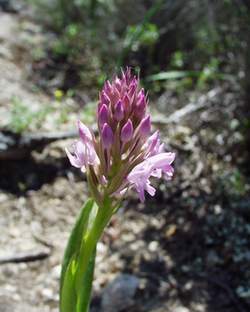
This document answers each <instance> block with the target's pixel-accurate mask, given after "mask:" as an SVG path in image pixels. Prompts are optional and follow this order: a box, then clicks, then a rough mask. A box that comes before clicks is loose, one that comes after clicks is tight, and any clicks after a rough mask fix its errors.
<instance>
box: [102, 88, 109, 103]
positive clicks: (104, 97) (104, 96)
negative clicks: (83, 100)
mask: <svg viewBox="0 0 250 312" xmlns="http://www.w3.org/2000/svg"><path fill="white" fill-rule="evenodd" d="M100 100H101V103H102V104H106V105H109V103H110V99H109V97H108V96H107V94H106V93H105V92H104V91H102V92H101V96H100Z"/></svg>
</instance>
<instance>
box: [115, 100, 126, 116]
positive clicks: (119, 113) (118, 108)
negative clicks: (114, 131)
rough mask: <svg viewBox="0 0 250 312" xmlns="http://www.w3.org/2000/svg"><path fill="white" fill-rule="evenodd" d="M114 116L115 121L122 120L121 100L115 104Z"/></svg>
mask: <svg viewBox="0 0 250 312" xmlns="http://www.w3.org/2000/svg"><path fill="white" fill-rule="evenodd" d="M114 116H115V119H116V120H117V121H120V120H122V119H123V117H124V108H123V103H122V101H121V100H119V101H118V102H117V103H116V105H115V113H114Z"/></svg>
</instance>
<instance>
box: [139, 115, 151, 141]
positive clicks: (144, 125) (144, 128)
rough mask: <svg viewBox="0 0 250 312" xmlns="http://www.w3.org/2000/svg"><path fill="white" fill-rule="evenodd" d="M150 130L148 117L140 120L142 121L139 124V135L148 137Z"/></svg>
mask: <svg viewBox="0 0 250 312" xmlns="http://www.w3.org/2000/svg"><path fill="white" fill-rule="evenodd" d="M150 130H151V121H150V116H149V115H148V116H146V117H144V118H143V119H142V121H141V122H140V124H139V133H140V135H141V136H143V137H146V136H148V135H149V133H150Z"/></svg>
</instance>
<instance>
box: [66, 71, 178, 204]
mask: <svg viewBox="0 0 250 312" xmlns="http://www.w3.org/2000/svg"><path fill="white" fill-rule="evenodd" d="M147 106H148V98H147V95H146V94H145V91H144V89H142V88H140V86H139V79H138V77H136V76H133V75H132V72H131V70H130V69H129V68H128V69H127V70H126V71H125V72H122V74H121V76H120V77H119V76H117V77H115V78H114V79H113V81H106V82H105V84H104V87H103V90H102V91H101V92H100V95H99V103H98V109H97V124H98V131H99V133H98V135H97V136H96V137H95V136H94V134H93V133H92V132H91V131H90V129H89V128H88V127H86V126H85V125H84V124H82V123H81V122H80V121H79V122H78V130H79V136H80V139H79V140H78V141H77V142H75V143H74V144H73V145H72V147H71V151H69V150H68V149H66V153H67V155H68V158H69V160H70V163H71V164H72V165H73V166H75V167H77V168H81V170H82V171H86V174H87V175H89V179H88V180H89V181H91V187H92V194H94V195H93V196H96V198H98V200H99V201H100V200H104V197H105V194H109V195H110V196H112V197H113V198H114V200H115V199H116V198H117V196H118V197H119V196H120V197H122V196H124V194H125V192H126V190H127V189H128V188H130V187H133V188H135V189H136V191H137V192H138V193H139V197H140V199H141V200H142V201H144V197H145V195H144V193H145V191H146V192H148V193H149V194H150V195H152V196H153V195H154V194H155V189H154V188H153V187H152V186H151V184H150V178H151V177H156V178H160V177H162V176H163V177H165V179H167V180H170V179H171V178H172V176H173V172H174V169H173V167H172V166H171V164H172V163H173V161H174V158H175V154H174V153H166V152H164V145H163V144H162V143H161V141H160V137H159V132H158V131H156V132H154V133H153V134H152V135H150V131H151V119H150V115H149V113H148V111H147ZM93 188H94V190H93ZM96 198H95V199H96ZM96 200H97V199H96Z"/></svg>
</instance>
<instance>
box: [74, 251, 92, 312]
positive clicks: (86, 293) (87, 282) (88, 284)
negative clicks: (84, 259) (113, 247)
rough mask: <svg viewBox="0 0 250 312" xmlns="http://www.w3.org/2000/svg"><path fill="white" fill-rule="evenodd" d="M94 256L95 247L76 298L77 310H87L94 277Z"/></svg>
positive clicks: (78, 311)
mask: <svg viewBox="0 0 250 312" xmlns="http://www.w3.org/2000/svg"><path fill="white" fill-rule="evenodd" d="M95 256H96V248H95V250H94V252H93V254H92V256H91V258H90V261H89V264H88V267H87V270H86V272H85V274H84V276H83V282H82V287H81V291H80V298H78V299H79V300H78V304H77V312H88V310H89V304H90V298H91V291H92V281H93V277H94V270H95Z"/></svg>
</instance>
